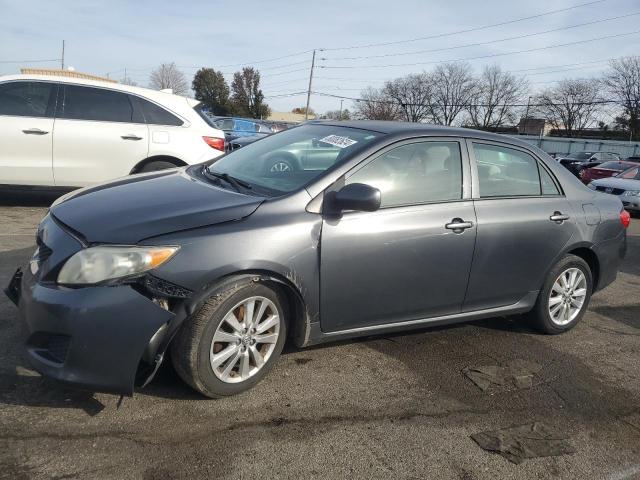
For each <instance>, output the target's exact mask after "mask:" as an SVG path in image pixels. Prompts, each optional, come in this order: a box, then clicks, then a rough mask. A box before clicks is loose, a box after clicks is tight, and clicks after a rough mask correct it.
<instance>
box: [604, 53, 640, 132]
mask: <svg viewBox="0 0 640 480" xmlns="http://www.w3.org/2000/svg"><path fill="white" fill-rule="evenodd" d="M602 84H603V86H604V88H605V90H606V91H607V93H609V95H611V96H613V97H615V99H616V100H618V99H619V100H620V104H621V106H622V108H623V110H624V114H623V115H622V116H621V117H622V118H621V120H622V121H621V122H619V123H622V124H623V125H625V126H626V128H627V129H628V131H629V135H630V138H631V139H634V140H638V139H640V57H638V56H635V57H622V58H620V59H618V60H612V61H611V62H609V71H608V72H606V73H605V74H604V77H603V79H602Z"/></svg>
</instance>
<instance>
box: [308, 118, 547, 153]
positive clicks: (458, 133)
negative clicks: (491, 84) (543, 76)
mask: <svg viewBox="0 0 640 480" xmlns="http://www.w3.org/2000/svg"><path fill="white" fill-rule="evenodd" d="M306 124H311V125H330V126H336V127H348V128H360V129H363V130H371V131H373V132H378V133H384V134H403V133H406V134H408V135H416V134H417V135H425V136H434V137H438V136H441V137H466V138H476V139H479V140H489V141H495V142H502V143H511V144H513V145H517V146H521V147H525V148H528V149H534V148H535V146H534V145H533V144H531V143H529V142H525V141H524V140H520V139H518V138H517V137H514V136H511V135H499V134H497V133H491V132H484V131H482V130H474V129H471V128H458V127H447V126H443V125H433V124H430V123H413V122H394V121H383V120H347V121H332V120H311V121H309V122H306Z"/></svg>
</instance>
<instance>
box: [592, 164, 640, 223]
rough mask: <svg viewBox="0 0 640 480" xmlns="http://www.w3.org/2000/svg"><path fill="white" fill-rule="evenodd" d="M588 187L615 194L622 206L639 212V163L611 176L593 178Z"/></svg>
mask: <svg viewBox="0 0 640 480" xmlns="http://www.w3.org/2000/svg"><path fill="white" fill-rule="evenodd" d="M589 188H591V189H593V190H597V191H599V192H604V193H608V194H610V195H617V196H618V197H619V198H620V200H622V205H624V208H626V209H627V210H629V211H631V212H635V213H638V212H640V165H636V166H633V167H631V168H629V169H627V170H625V171H624V172H620V173H618V174H616V175H615V176H613V177H609V178H603V179H600V180H594V181H593V182H591V183H590V184H589Z"/></svg>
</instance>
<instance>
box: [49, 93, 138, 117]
mask: <svg viewBox="0 0 640 480" xmlns="http://www.w3.org/2000/svg"><path fill="white" fill-rule="evenodd" d="M132 116H133V108H132V106H131V102H130V101H129V96H128V95H127V94H125V93H120V92H114V91H112V90H106V89H102V88H91V87H80V86H76V85H67V86H66V87H65V94H64V104H63V107H62V115H61V117H62V118H72V119H77V120H100V121H103V122H127V123H131V122H132Z"/></svg>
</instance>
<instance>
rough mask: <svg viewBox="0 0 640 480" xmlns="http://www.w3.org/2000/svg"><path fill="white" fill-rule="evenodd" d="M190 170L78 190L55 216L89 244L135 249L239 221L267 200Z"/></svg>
mask: <svg viewBox="0 0 640 480" xmlns="http://www.w3.org/2000/svg"><path fill="white" fill-rule="evenodd" d="M189 170H190V169H179V170H165V171H161V172H154V173H150V174H142V175H134V176H130V177H125V178H122V179H119V180H114V181H113V182H109V183H104V184H101V185H98V186H94V187H87V188H83V189H80V190H76V191H74V192H71V193H70V194H67V195H66V196H64V197H63V198H62V199H60V200H59V201H58V202H56V203H54V204H53V206H52V207H51V214H52V215H53V216H54V217H55V218H56V219H58V220H59V221H60V222H62V223H64V224H65V225H67V226H68V227H70V228H71V229H72V230H74V231H75V232H77V233H78V234H80V235H81V236H82V237H83V238H84V239H86V241H87V242H89V243H114V244H124V245H131V244H135V243H138V242H139V241H140V240H143V239H145V238H149V237H154V236H157V235H162V234H165V233H171V232H175V231H179V230H188V229H191V228H197V227H204V226H207V225H214V224H216V223H222V222H229V221H233V220H239V219H241V218H244V217H247V216H249V215H251V214H252V213H253V212H254V211H255V210H256V208H258V206H259V205H260V203H262V202H263V201H264V198H263V197H256V196H249V195H243V194H240V193H236V192H234V191H231V190H226V189H223V188H221V187H218V186H216V185H213V184H210V183H208V182H207V181H206V180H204V179H201V178H199V177H198V176H197V175H190V174H189Z"/></svg>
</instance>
